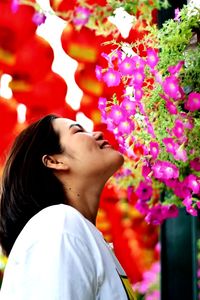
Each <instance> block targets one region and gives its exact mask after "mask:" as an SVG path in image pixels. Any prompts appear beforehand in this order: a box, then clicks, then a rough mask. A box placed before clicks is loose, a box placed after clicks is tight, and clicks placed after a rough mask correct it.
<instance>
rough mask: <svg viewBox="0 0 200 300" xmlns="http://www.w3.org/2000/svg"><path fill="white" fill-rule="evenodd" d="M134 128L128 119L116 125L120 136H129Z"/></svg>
mask: <svg viewBox="0 0 200 300" xmlns="http://www.w3.org/2000/svg"><path fill="white" fill-rule="evenodd" d="M134 128H135V125H134V122H133V121H132V120H128V119H126V120H123V121H121V122H120V123H119V125H118V131H119V132H121V133H122V134H130V133H131V132H132V131H133V130H134Z"/></svg>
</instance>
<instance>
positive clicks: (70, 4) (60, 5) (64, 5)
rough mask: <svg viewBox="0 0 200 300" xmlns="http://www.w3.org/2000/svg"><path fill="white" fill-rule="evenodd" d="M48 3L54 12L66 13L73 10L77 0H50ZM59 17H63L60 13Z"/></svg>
mask: <svg viewBox="0 0 200 300" xmlns="http://www.w3.org/2000/svg"><path fill="white" fill-rule="evenodd" d="M50 5H51V7H52V9H53V10H54V11H55V12H62V13H64V12H66V13H67V12H68V11H69V10H74V7H75V6H76V5H77V0H70V1H69V0H50ZM60 17H61V18H62V19H65V17H64V16H62V15H61V16H60Z"/></svg>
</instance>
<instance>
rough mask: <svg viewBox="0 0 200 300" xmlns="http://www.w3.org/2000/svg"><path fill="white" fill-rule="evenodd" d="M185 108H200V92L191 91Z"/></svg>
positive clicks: (192, 109) (193, 109) (190, 109)
mask: <svg viewBox="0 0 200 300" xmlns="http://www.w3.org/2000/svg"><path fill="white" fill-rule="evenodd" d="M185 108H186V109H187V110H189V111H195V110H198V109H200V94H199V93H195V92H192V93H190V94H189V96H188V99H187V101H186V103H185Z"/></svg>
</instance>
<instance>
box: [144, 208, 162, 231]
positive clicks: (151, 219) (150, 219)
mask: <svg viewBox="0 0 200 300" xmlns="http://www.w3.org/2000/svg"><path fill="white" fill-rule="evenodd" d="M163 220H164V218H163V215H162V206H161V204H157V205H155V206H153V207H152V208H151V209H149V212H148V213H147V215H146V217H145V221H146V222H147V223H148V224H152V225H156V226H157V225H160V224H162V222H163Z"/></svg>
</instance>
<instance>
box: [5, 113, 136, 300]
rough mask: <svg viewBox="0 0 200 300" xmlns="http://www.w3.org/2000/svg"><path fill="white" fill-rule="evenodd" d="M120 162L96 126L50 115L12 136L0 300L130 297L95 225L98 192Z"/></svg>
mask: <svg viewBox="0 0 200 300" xmlns="http://www.w3.org/2000/svg"><path fill="white" fill-rule="evenodd" d="M122 164H123V157H122V155H121V154H120V153H119V152H118V151H115V150H114V149H113V148H112V147H111V145H110V144H109V143H108V141H106V140H104V138H103V135H102V133H101V132H92V133H89V132H87V131H85V130H84V129H83V128H82V126H80V125H79V124H77V123H76V122H74V121H72V120H69V119H65V118H60V117H57V116H54V115H48V116H45V117H44V118H42V119H41V120H39V121H37V122H35V123H33V124H31V125H30V126H29V127H27V128H26V129H25V130H24V131H23V132H22V133H21V134H20V135H19V136H18V137H17V139H16V140H15V142H14V145H13V147H12V149H11V152H10V155H9V157H8V159H7V162H6V165H5V169H4V174H3V178H2V191H1V202H0V243H1V246H2V249H3V250H4V252H5V254H6V255H7V256H9V258H8V263H7V266H6V270H5V273H4V278H3V284H2V288H1V292H0V299H1V300H36V299H37V300H95V299H99V300H127V299H134V296H133V292H132V290H131V287H130V284H129V282H128V279H127V277H126V274H125V273H124V271H123V269H122V267H121V266H120V264H119V262H118V261H117V259H116V257H115V256H114V254H113V253H112V251H111V249H110V248H109V245H108V244H107V243H106V242H105V241H104V239H103V236H102V234H101V233H100V232H99V231H98V230H97V228H96V227H95V220H96V216H97V210H98V205H99V198H100V194H101V191H102V189H103V187H104V185H105V183H106V181H107V180H108V179H109V177H110V176H111V175H113V173H114V172H115V171H116V170H117V169H118V168H119V167H120V166H121V165H122Z"/></svg>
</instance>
